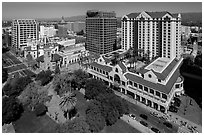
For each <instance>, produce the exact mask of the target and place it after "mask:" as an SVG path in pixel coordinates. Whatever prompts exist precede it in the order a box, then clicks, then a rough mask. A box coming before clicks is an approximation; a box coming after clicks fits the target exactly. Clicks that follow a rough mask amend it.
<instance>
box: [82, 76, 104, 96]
mask: <svg viewBox="0 0 204 135" xmlns="http://www.w3.org/2000/svg"><path fill="white" fill-rule="evenodd" d="M106 89H107V88H106V86H105V84H104V83H103V82H102V81H100V80H96V79H90V80H87V82H86V85H85V98H86V99H94V98H95V97H96V96H98V95H99V94H100V93H103V92H105V91H106Z"/></svg>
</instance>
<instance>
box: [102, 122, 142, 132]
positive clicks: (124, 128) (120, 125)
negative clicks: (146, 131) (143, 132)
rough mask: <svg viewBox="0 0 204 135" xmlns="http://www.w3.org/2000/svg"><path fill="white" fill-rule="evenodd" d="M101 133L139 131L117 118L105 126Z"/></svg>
mask: <svg viewBox="0 0 204 135" xmlns="http://www.w3.org/2000/svg"><path fill="white" fill-rule="evenodd" d="M101 133H140V132H139V131H138V130H136V129H135V128H133V127H132V126H130V125H129V124H127V123H126V122H124V121H123V120H120V119H119V120H118V121H117V122H116V123H115V124H114V125H112V126H106V127H105V128H104V129H103V130H102V131H101Z"/></svg>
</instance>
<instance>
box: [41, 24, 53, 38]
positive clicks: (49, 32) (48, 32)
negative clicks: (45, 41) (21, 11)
mask: <svg viewBox="0 0 204 135" xmlns="http://www.w3.org/2000/svg"><path fill="white" fill-rule="evenodd" d="M56 31H57V29H55V27H54V26H49V27H46V26H43V25H41V26H40V31H39V38H44V36H46V37H54V36H55V35H56Z"/></svg>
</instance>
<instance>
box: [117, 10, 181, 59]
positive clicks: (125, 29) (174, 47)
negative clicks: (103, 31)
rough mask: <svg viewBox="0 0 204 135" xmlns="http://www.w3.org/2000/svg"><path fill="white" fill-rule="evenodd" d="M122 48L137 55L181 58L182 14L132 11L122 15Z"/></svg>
mask: <svg viewBox="0 0 204 135" xmlns="http://www.w3.org/2000/svg"><path fill="white" fill-rule="evenodd" d="M121 20H122V22H121V23H122V48H123V49H125V50H128V49H129V48H134V49H135V50H136V52H137V53H138V54H137V55H142V56H144V55H145V54H147V55H149V57H150V58H152V57H156V56H157V57H167V58H174V57H177V58H180V55H181V15H180V14H171V13H169V12H166V11H165V12H146V11H144V12H141V13H130V14H128V15H124V16H123V17H122V19H121Z"/></svg>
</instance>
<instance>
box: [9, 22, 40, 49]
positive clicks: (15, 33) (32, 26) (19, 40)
mask: <svg viewBox="0 0 204 135" xmlns="http://www.w3.org/2000/svg"><path fill="white" fill-rule="evenodd" d="M28 37H30V38H32V39H36V40H37V38H38V26H37V22H36V21H35V20H33V19H18V20H13V22H12V47H14V48H15V49H21V50H22V49H23V47H25V46H26V43H27V38H28Z"/></svg>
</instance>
